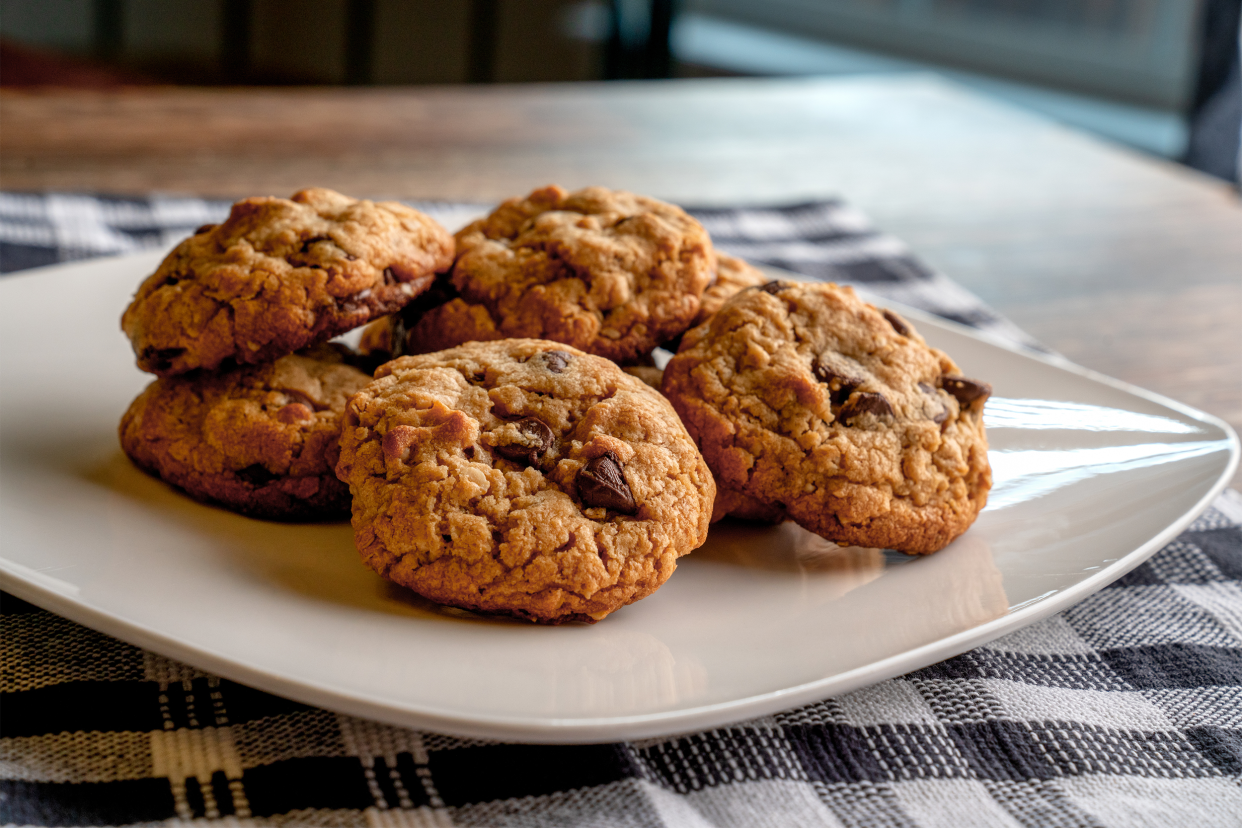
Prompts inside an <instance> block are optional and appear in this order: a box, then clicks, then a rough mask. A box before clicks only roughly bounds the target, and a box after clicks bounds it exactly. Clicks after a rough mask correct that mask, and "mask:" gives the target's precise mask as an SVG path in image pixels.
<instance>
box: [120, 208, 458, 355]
mask: <svg viewBox="0 0 1242 828" xmlns="http://www.w3.org/2000/svg"><path fill="white" fill-rule="evenodd" d="M453 251H454V246H453V238H452V236H450V235H449V233H448V231H447V230H445V229H444V228H442V227H441V226H440V225H439V224H437V223H436V222H435V221H434V220H433V219H431V218H430V217H428V216H425V215H423V214H422V213H420V212H418V211H417V210H413V209H411V208H409V207H406V206H404V205H402V204H398V203H396V202H378V203H377V202H372V201H359V200H357V199H353V198H349V197H348V196H344V195H341V194H340V193H336V192H333V191H332V190H325V189H310V190H302V191H301V192H298V193H295V194H294V196H293V197H292V198H291V199H284V198H247V199H244V200H242V201H239V202H237V203H236V204H234V205H233V209H232V211H231V212H230V213H229V217H228V219H227V220H226V221H225V222H224V223H223V224H219V225H207V226H205V227H202V228H199V230H198V232H197V233H195V234H194V235H193V236H191V237H190V238H188V239H186V240H185V241H183V242H182V243H181V244H179V245H178V246H177V248H176V249H175V250H173V252H172V253H170V254H168V256H167V258H165V259H164V261H163V262H161V263H160V266H159V268H158V269H157V270H156V271H155V273H154V274H153V275H152V276H150V277H148V278H147V280H146V281H145V282H143V283H142V285H141V286H140V287H139V288H138V293H137V295H135V297H134V300H133V302H131V303H130V306H129V307H128V308H127V309H126V310H125V314H124V315H123V316H122V317H121V327H122V329H123V330H124V331H125V334H126V335H127V336H128V337H129V339H130V341H131V343H132V344H133V347H134V353H135V354H137V357H138V367H139V368H141V369H142V370H144V371H149V372H151V373H153V374H158V375H160V376H172V375H175V374H181V373H185V372H186V371H190V370H193V369H195V368H204V369H207V370H214V369H215V368H217V367H219V366H221V365H227V364H230V363H238V364H256V363H262V362H270V361H272V360H274V359H276V358H278V357H281V356H284V355H285V354H289V353H292V352H294V351H296V350H298V349H300V348H304V347H306V346H308V345H311V344H313V343H316V342H324V341H327V340H328V339H330V338H332V337H333V336H336V335H337V334H339V333H343V332H344V331H348V330H350V329H352V328H356V327H358V326H360V325H364V324H366V323H367V322H368V321H370V320H371V319H374V318H375V317H377V316H381V315H383V314H386V313H391V312H393V311H395V310H398V309H400V308H401V307H402V306H404V305H405V304H406V303H407V302H409V301H410V300H411V299H412V298H414V297H415V296H417V295H418V294H419V293H420V292H422V291H423V290H425V289H426V288H427V286H428V285H430V284H431V281H432V278H433V276H434V274H435V273H436V271H439V270H445V269H447V268H448V267H449V266H450V265H451V264H452V261H453Z"/></svg>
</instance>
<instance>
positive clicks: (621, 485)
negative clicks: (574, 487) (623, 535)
mask: <svg viewBox="0 0 1242 828" xmlns="http://www.w3.org/2000/svg"><path fill="white" fill-rule="evenodd" d="M578 497H580V498H582V502H583V503H585V504H587V505H588V506H602V507H604V508H605V509H612V510H613V511H614V512H621V513H623V514H627V515H632V514H634V513H635V512H636V511H638V506H637V504H635V503H634V493H633V492H631V491H630V485H629V484H628V483H626V482H625V475H624V474H622V472H621V460H620V459H619V458H618V457H617V455H616V454H614V453H613V452H611V451H606V452H604V453H603V454H601V455H600V456H599V457H596V458H595V459H593V460H588V461H587V464H586V465H585V466H583V467H582V470H581V471H579V472H578Z"/></svg>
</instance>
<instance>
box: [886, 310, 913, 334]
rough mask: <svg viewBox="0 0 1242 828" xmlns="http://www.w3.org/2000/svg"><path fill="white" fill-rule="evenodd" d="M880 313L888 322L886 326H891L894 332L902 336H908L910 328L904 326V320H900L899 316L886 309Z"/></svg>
mask: <svg viewBox="0 0 1242 828" xmlns="http://www.w3.org/2000/svg"><path fill="white" fill-rule="evenodd" d="M882 313H883V314H884V318H885V319H887V320H888V324H890V325H892V326H893V330H894V331H896V332H897V333H899V334H901V335H902V336H909V335H910V326H909V325H907V324H906V320H904V319H902V318H901V317H900V316H898V315H897V314H895V313H893V312H892V311H891V310H888V309H887V308H885V309H884V310H883V311H882Z"/></svg>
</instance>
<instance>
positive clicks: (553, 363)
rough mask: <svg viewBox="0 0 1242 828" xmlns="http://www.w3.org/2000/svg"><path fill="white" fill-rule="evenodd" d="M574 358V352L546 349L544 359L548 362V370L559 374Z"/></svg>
mask: <svg viewBox="0 0 1242 828" xmlns="http://www.w3.org/2000/svg"><path fill="white" fill-rule="evenodd" d="M571 359H573V355H572V354H567V353H565V352H564V351H544V352H543V361H544V362H545V363H547V366H548V370H549V371H551V372H552V373H554V374H559V373H561V372H562V371H564V370H565V366H566V365H568V364H569V361H570V360H571Z"/></svg>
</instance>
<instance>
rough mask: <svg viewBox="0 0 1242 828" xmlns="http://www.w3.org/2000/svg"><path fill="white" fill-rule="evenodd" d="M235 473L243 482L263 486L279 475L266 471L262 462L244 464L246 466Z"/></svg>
mask: <svg viewBox="0 0 1242 828" xmlns="http://www.w3.org/2000/svg"><path fill="white" fill-rule="evenodd" d="M235 474H236V475H237V478H238V479H239V480H241V481H242V482H243V483H249V484H250V485H251V486H263V485H265V484H267V483H271V482H272V481H273V480H275V479H276V478H277V477H279V475H275V474H272V473H271V472H270V471H268V470H267V468H265V467H264V466H263V464H262V463H255V464H253V465H250V466H246V468H244V469H242V470H241V471H239V472H235Z"/></svg>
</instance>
